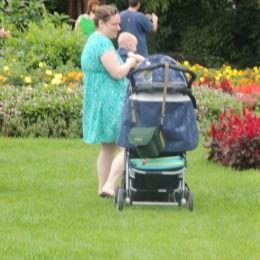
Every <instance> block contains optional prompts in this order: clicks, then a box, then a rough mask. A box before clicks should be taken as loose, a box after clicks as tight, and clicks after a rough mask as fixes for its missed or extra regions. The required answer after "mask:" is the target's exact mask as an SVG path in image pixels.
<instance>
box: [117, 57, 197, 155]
mask: <svg viewBox="0 0 260 260" xmlns="http://www.w3.org/2000/svg"><path fill="white" fill-rule="evenodd" d="M165 62H168V63H169V64H170V69H169V75H168V81H169V82H168V88H167V92H168V94H167V97H166V111H165V118H164V122H163V126H162V131H163V134H164V137H165V140H166V148H165V152H173V153H175V152H185V151H188V150H193V149H195V148H196V147H197V145H198V129H197V123H196V116H195V110H194V107H196V102H195V98H194V97H193V95H192V93H191V84H192V81H193V80H194V79H195V74H194V73H193V72H191V71H189V70H188V69H186V68H184V67H181V66H179V65H178V63H177V62H176V61H175V60H174V59H172V58H171V57H169V56H166V55H162V54H156V55H152V56H149V57H147V58H146V59H145V60H144V61H143V62H142V63H141V64H140V65H139V66H138V67H137V68H136V69H134V70H133V71H132V72H131V73H130V81H129V85H128V88H127V93H126V97H125V102H124V107H123V111H122V120H121V128H120V133H119V137H118V140H117V144H118V145H119V146H123V147H126V148H128V149H134V147H133V146H132V145H131V144H130V143H129V142H128V133H129V131H130V130H131V128H132V127H134V124H133V122H132V114H131V100H132V99H133V101H134V110H135V114H136V125H135V126H139V127H155V126H159V125H160V119H161V112H162V92H163V86H164V69H165V67H164V64H165ZM151 68H152V69H151ZM184 72H188V73H189V72H190V73H191V74H192V77H191V79H190V80H188V79H187V77H186V75H185V73H184ZM130 84H132V95H131V91H130Z"/></svg>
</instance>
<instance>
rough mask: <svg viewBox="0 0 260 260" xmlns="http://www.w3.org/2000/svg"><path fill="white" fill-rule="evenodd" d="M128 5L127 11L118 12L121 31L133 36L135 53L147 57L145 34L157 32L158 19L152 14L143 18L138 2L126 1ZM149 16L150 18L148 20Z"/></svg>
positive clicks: (133, 0) (137, 0)
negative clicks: (135, 47)
mask: <svg viewBox="0 0 260 260" xmlns="http://www.w3.org/2000/svg"><path fill="white" fill-rule="evenodd" d="M128 4H129V7H128V9H127V10H124V11H122V12H120V18H121V24H120V26H121V31H122V32H130V33H132V34H133V35H135V36H136V38H137V41H138V44H137V53H138V54H140V55H142V56H143V57H147V56H148V50H147V43H146V34H147V33H148V32H151V31H154V32H156V31H157V29H158V17H157V16H156V15H155V14H154V13H152V15H147V16H145V15H144V14H143V13H142V12H139V11H138V10H139V9H140V6H141V4H140V0H128ZM149 16H151V17H150V18H149Z"/></svg>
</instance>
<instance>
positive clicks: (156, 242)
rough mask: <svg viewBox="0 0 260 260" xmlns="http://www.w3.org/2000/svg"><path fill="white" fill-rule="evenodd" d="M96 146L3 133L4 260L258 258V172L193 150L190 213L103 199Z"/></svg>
mask: <svg viewBox="0 0 260 260" xmlns="http://www.w3.org/2000/svg"><path fill="white" fill-rule="evenodd" d="M98 150H99V146H97V145H92V146H89V145H86V144H84V143H83V142H82V140H64V139H63V140H57V139H8V138H0V234H1V236H0V256H1V257H0V258H1V259H151V260H152V259H178V258H182V259H227V260H229V259H243V260H244V259H259V257H260V247H259V244H260V213H259V212H260V211H259V209H260V188H259V187H260V172H259V171H257V170H249V171H243V172H240V171H236V170H232V169H229V168H225V167H223V166H220V165H216V164H212V163H210V162H208V161H207V160H206V152H207V151H206V150H205V149H204V148H203V147H202V142H201V143H200V145H199V147H198V148H197V149H196V150H194V151H191V152H188V154H187V159H188V169H187V171H186V181H187V183H188V185H189V186H190V188H191V190H192V191H193V194H194V211H193V212H190V211H189V210H188V209H186V208H179V207H159V206H125V207H124V210H123V212H118V211H117V210H116V208H115V206H114V205H113V202H112V200H110V199H102V198H100V197H98V196H97V175H96V157H97V153H98Z"/></svg>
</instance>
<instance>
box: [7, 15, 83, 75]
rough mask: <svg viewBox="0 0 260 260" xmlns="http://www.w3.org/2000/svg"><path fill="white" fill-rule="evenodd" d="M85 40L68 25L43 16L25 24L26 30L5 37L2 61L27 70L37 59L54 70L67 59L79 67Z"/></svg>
mask: <svg viewBox="0 0 260 260" xmlns="http://www.w3.org/2000/svg"><path fill="white" fill-rule="evenodd" d="M85 41H86V40H85V39H84V38H83V37H82V35H81V34H80V32H79V31H74V30H72V28H71V26H69V25H68V24H66V23H62V24H60V25H55V24H54V23H52V22H51V21H50V20H49V19H48V18H45V19H44V20H43V21H42V24H41V25H38V24H36V23H29V25H28V30H27V31H26V32H24V33H22V32H19V31H16V32H15V36H13V37H11V38H9V39H7V41H6V44H5V45H3V52H4V60H5V62H6V64H8V63H9V62H11V61H13V60H15V61H16V62H19V63H21V64H22V65H23V66H24V67H25V68H26V69H27V70H29V69H35V68H37V67H38V64H39V62H45V63H46V64H49V65H50V66H51V67H52V68H54V69H55V68H57V67H59V66H62V65H64V64H66V63H67V62H68V61H70V63H72V64H73V66H74V67H78V68H80V57H81V53H82V50H83V47H84V44H85Z"/></svg>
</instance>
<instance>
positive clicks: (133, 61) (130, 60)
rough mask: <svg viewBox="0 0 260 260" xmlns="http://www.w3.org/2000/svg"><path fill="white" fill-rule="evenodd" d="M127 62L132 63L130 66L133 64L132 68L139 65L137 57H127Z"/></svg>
mask: <svg viewBox="0 0 260 260" xmlns="http://www.w3.org/2000/svg"><path fill="white" fill-rule="evenodd" d="M126 62H127V63H130V66H131V68H134V67H136V65H137V63H136V59H135V58H132V57H131V58H127V59H126Z"/></svg>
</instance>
